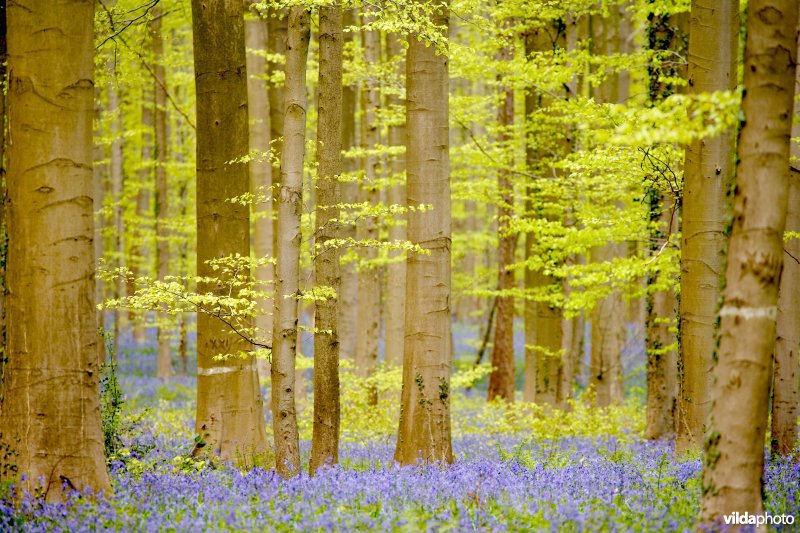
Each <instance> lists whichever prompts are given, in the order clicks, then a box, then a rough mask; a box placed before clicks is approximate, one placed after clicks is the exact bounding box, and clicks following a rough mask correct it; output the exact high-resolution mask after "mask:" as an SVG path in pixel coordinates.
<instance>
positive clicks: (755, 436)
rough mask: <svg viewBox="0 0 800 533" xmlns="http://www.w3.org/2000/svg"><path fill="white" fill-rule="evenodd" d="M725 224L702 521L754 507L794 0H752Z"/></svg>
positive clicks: (778, 246) (760, 467) (792, 65)
mask: <svg viewBox="0 0 800 533" xmlns="http://www.w3.org/2000/svg"><path fill="white" fill-rule="evenodd" d="M748 9H749V16H748V18H747V41H746V43H745V51H744V80H743V81H744V86H745V89H746V92H745V94H744V97H743V99H742V111H743V112H744V116H745V117H746V119H747V121H746V122H745V124H744V125H743V126H742V129H741V131H740V133H739V146H738V161H739V163H738V165H737V172H736V192H735V194H734V201H733V229H732V232H731V237H730V248H729V251H728V265H727V268H726V270H725V290H724V292H723V296H724V299H723V304H722V309H721V310H720V313H719V315H720V337H719V350H718V356H717V357H718V359H717V362H716V365H715V367H714V388H713V391H712V398H713V399H712V406H711V418H710V423H709V426H710V428H709V431H708V433H707V437H706V440H705V461H704V469H703V502H702V511H701V520H702V521H704V522H711V521H713V520H719V519H720V518H721V517H722V516H723V515H726V514H730V513H732V512H734V511H737V512H740V513H745V512H749V513H751V514H758V513H762V512H763V511H764V507H763V502H762V499H761V494H762V487H763V475H764V437H765V431H766V429H767V419H768V417H769V397H770V380H771V377H772V355H773V351H774V349H775V322H776V317H777V313H778V309H777V305H778V287H779V284H780V277H781V269H782V266H783V256H784V251H783V231H784V227H785V222H786V207H787V198H788V193H789V165H788V162H789V135H790V132H791V126H792V114H791V113H790V112H788V110H790V109H792V102H793V98H794V82H795V72H796V57H795V54H796V51H797V40H796V28H797V16H798V4H797V2H796V0H751V1H750V3H749V6H748Z"/></svg>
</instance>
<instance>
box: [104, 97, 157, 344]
mask: <svg viewBox="0 0 800 533" xmlns="http://www.w3.org/2000/svg"><path fill="white" fill-rule="evenodd" d="M154 105H155V104H154V99H153V92H152V91H150V90H148V87H143V88H142V138H141V142H142V151H141V154H142V160H141V163H140V166H139V183H138V187H139V190H138V191H137V193H136V226H137V227H136V228H133V230H132V234H133V238H134V239H135V243H133V244H132V245H131V261H130V270H131V274H132V278H133V280H136V279H138V278H139V277H140V276H141V275H142V274H144V273H147V274H149V271H148V270H149V269H147V268H146V266H147V263H148V261H147V258H148V257H149V255H150V251H149V249H148V245H147V244H146V240H145V239H146V238H147V236H146V232H145V231H143V228H149V227H150V224H151V221H152V217H153V213H152V212H151V211H150V186H151V183H152V179H153V128H154V122H153V107H154ZM101 256H102V254H101ZM133 280H132V281H131V282H129V284H128V294H134V292H135V291H136V283H135V281H133ZM133 323H134V325H133V337H134V339H135V341H136V344H138V345H142V344H144V343H145V341H146V339H147V329H146V323H147V317H146V316H145V315H144V314H143V313H138V314H136V315H134V317H133Z"/></svg>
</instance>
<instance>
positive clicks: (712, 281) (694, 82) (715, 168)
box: [675, 0, 739, 451]
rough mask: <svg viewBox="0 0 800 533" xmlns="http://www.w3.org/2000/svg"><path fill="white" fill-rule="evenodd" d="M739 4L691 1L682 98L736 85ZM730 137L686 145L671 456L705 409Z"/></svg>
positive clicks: (696, 439) (699, 435) (685, 443)
mask: <svg viewBox="0 0 800 533" xmlns="http://www.w3.org/2000/svg"><path fill="white" fill-rule="evenodd" d="M738 49H739V2H738V1H736V0H725V1H723V2H719V1H716V0H715V1H709V0H694V1H693V2H692V11H691V15H690V20H689V92H690V93H691V94H699V93H703V92H712V91H722V90H728V89H734V88H735V87H736V69H737V66H736V62H737V55H738ZM734 146H735V137H734V132H733V131H727V132H723V133H721V134H719V135H717V136H716V137H713V138H707V139H703V140H700V141H695V142H693V143H692V144H690V145H689V146H687V147H686V162H685V169H684V178H683V202H682V214H681V220H682V222H681V300H680V334H679V335H680V353H679V362H678V365H679V376H678V377H679V380H680V382H679V393H678V407H677V412H676V415H677V418H676V420H675V423H676V425H677V428H676V430H677V435H676V444H675V447H676V449H677V450H678V451H685V450H688V449H699V448H700V445H701V443H702V440H703V436H704V435H705V432H706V424H707V422H708V413H709V410H710V407H711V385H712V378H711V366H712V355H713V353H714V350H715V347H714V345H715V339H714V330H715V327H716V323H717V307H718V305H719V296H720V290H721V281H722V280H721V278H720V276H722V275H723V272H724V265H725V242H726V236H725V230H726V225H727V220H728V217H727V215H726V213H727V210H728V203H727V201H726V194H727V192H728V190H729V189H730V183H731V180H732V179H733V175H734V174H733V173H734V167H733V155H734V154H733V150H734Z"/></svg>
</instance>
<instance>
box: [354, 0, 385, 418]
mask: <svg viewBox="0 0 800 533" xmlns="http://www.w3.org/2000/svg"><path fill="white" fill-rule="evenodd" d="M372 11H373V9H372V8H370V7H369V6H368V5H365V7H364V14H363V22H364V23H365V24H368V23H369V22H371V21H373V20H374V16H373V15H372ZM362 35H363V46H364V61H365V62H366V63H367V65H368V66H369V67H371V66H373V65H377V64H378V63H379V62H380V57H381V56H380V54H381V49H380V42H381V36H380V33H379V32H378V31H376V30H368V31H363V32H362ZM379 108H380V93H379V92H378V82H377V80H376V79H375V78H374V77H373V76H370V77H369V78H368V79H367V80H366V82H365V83H364V87H362V89H361V111H362V114H361V148H362V150H364V151H365V153H366V155H365V156H364V157H362V168H363V171H364V174H363V181H362V182H361V184H360V187H359V196H358V200H359V202H360V203H363V204H366V205H370V206H374V205H377V204H378V202H379V201H380V189H379V188H378V186H377V183H376V182H377V180H378V171H379V168H378V165H379V163H380V159H379V157H378V154H377V153H376V152H375V150H376V145H377V144H378V142H379V141H380V131H379V129H378V121H377V116H376V113H377V112H378V110H379ZM356 232H357V237H358V239H359V240H360V241H367V242H368V241H373V242H374V241H376V240H377V239H378V237H379V235H378V221H377V220H376V219H375V217H374V216H365V217H363V218H361V219H360V220H359V221H358V224H357V229H356ZM359 255H360V256H361V265H360V267H359V272H358V329H357V341H356V373H357V374H358V375H359V376H362V377H368V376H372V375H373V374H374V373H375V366H376V365H377V364H378V339H379V338H380V334H381V332H380V323H381V278H380V273H381V270H380V268H378V266H377V265H376V264H375V262H376V261H375V260H376V259H377V257H378V250H377V248H376V247H375V246H365V247H363V250H362V251H361V252H360V254H359ZM370 401H371V402H372V403H375V402H376V401H377V397H376V396H375V394H374V393H371V398H370Z"/></svg>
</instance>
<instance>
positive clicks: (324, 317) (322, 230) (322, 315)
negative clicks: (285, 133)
mask: <svg viewBox="0 0 800 533" xmlns="http://www.w3.org/2000/svg"><path fill="white" fill-rule="evenodd" d="M318 106H319V117H318V119H317V120H318V123H317V163H318V165H317V209H316V229H317V231H316V235H315V243H316V246H315V254H316V261H315V265H316V282H317V284H318V285H320V286H323V287H330V288H331V289H333V291H335V292H336V293H337V294H338V293H339V281H340V274H339V272H340V269H339V250H338V248H337V247H335V246H330V243H329V241H330V240H331V239H335V238H337V237H338V231H337V229H338V218H339V215H340V209H339V208H338V205H339V203H340V201H339V174H340V173H341V170H342V8H341V7H339V6H338V5H335V6H333V7H321V8H320V11H319V98H318ZM337 307H338V305H337V299H336V298H327V299H325V300H324V301H317V302H316V306H315V308H316V320H315V323H314V325H315V328H316V332H315V334H314V429H313V431H314V433H313V437H312V442H311V461H310V466H309V468H310V470H311V473H312V474H313V473H314V472H315V471H316V470H317V469H318V468H320V467H321V466H323V465H325V464H335V463H337V462H338V461H339V331H338V320H337V318H338V312H337V311H338V309H337Z"/></svg>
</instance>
